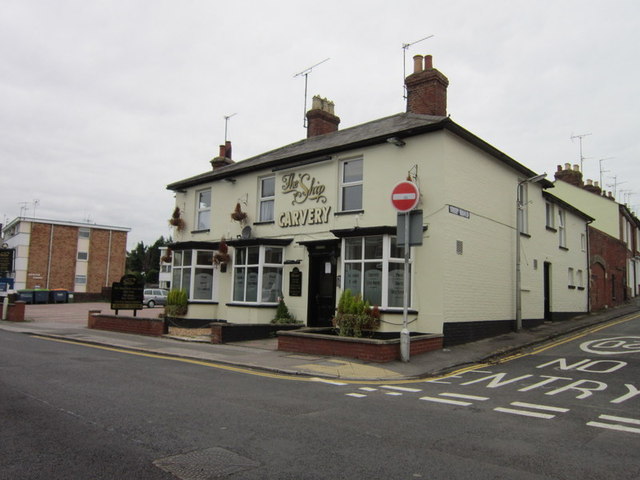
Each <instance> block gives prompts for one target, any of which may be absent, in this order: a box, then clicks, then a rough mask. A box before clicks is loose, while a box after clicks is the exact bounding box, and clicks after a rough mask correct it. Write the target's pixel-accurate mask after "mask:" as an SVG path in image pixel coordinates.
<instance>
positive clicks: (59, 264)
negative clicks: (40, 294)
mask: <svg viewBox="0 0 640 480" xmlns="http://www.w3.org/2000/svg"><path fill="white" fill-rule="evenodd" d="M77 251H78V228H77V227H68V226H64V225H53V249H52V251H51V255H52V261H51V272H50V274H49V287H48V288H64V289H65V290H73V287H74V284H75V279H76V256H77ZM43 287H45V285H43Z"/></svg>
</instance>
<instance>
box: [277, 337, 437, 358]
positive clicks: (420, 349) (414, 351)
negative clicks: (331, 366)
mask: <svg viewBox="0 0 640 480" xmlns="http://www.w3.org/2000/svg"><path fill="white" fill-rule="evenodd" d="M424 337H425V338H415V339H414V338H412V339H411V349H410V355H419V354H421V353H425V352H429V351H432V350H440V349H441V348H442V336H441V335H434V336H432V335H429V336H427V335H425V336H424ZM278 350H283V351H286V352H296V353H308V354H311V355H332V356H338V357H349V358H357V359H360V360H365V361H369V362H376V363H386V362H391V361H394V360H400V358H401V356H400V342H399V340H396V341H373V342H367V341H366V339H349V338H346V337H336V338H321V337H320V336H313V337H312V336H309V335H296V334H295V333H292V334H287V333H280V334H278Z"/></svg>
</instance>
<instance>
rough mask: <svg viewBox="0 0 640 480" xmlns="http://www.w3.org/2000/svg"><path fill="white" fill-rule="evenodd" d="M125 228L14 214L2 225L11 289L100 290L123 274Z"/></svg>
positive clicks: (127, 230)
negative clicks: (8, 253) (10, 260)
mask: <svg viewBox="0 0 640 480" xmlns="http://www.w3.org/2000/svg"><path fill="white" fill-rule="evenodd" d="M129 231H130V229H129V228H125V227H114V226H106V225H96V224H91V223H76V222H64V221H56V220H45V219H38V218H25V217H19V218H16V219H14V220H13V221H11V222H9V223H8V224H7V225H6V226H5V227H4V228H3V229H2V236H3V242H4V243H6V246H7V248H9V249H13V251H14V255H13V258H14V261H13V263H14V264H13V271H12V272H10V273H9V277H11V278H13V279H14V288H15V289H24V288H26V289H31V288H47V289H54V288H60V289H65V290H68V291H71V292H87V293H99V292H101V291H102V288H103V287H107V286H111V283H112V282H115V281H118V280H120V278H121V277H122V275H124V272H125V261H126V257H127V233H128V232H129Z"/></svg>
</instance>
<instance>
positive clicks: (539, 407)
mask: <svg viewBox="0 0 640 480" xmlns="http://www.w3.org/2000/svg"><path fill="white" fill-rule="evenodd" d="M511 405H513V406H514V407H523V408H533V409H536V410H546V411H548V412H560V413H565V412H568V411H569V409H568V408H560V407H551V406H549V405H538V404H535V403H525V402H512V403H511Z"/></svg>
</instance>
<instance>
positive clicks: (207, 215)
mask: <svg viewBox="0 0 640 480" xmlns="http://www.w3.org/2000/svg"><path fill="white" fill-rule="evenodd" d="M210 228H211V189H209V188H207V189H206V190H199V191H197V192H196V230H209V229H210Z"/></svg>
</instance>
